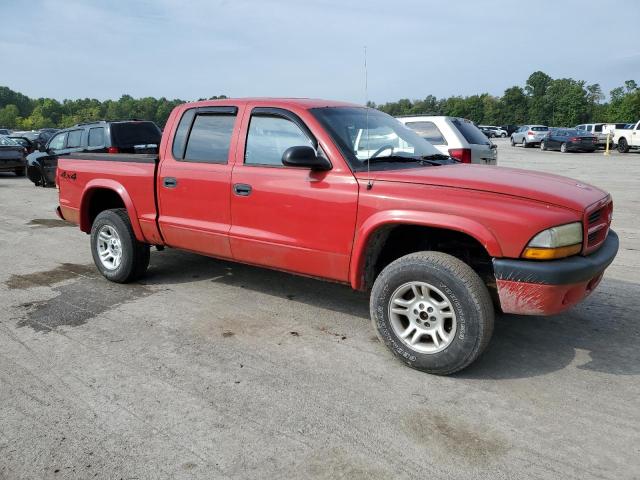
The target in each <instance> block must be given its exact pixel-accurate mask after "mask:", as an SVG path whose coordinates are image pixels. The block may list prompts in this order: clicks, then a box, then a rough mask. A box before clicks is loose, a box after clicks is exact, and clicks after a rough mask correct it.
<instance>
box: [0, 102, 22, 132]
mask: <svg viewBox="0 0 640 480" xmlns="http://www.w3.org/2000/svg"><path fill="white" fill-rule="evenodd" d="M21 120H22V119H21V118H20V110H18V107H17V106H15V105H13V104H9V105H6V106H5V107H3V108H0V127H3V128H16V127H17V126H18V125H19V124H20V122H21Z"/></svg>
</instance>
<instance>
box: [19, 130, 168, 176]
mask: <svg viewBox="0 0 640 480" xmlns="http://www.w3.org/2000/svg"><path fill="white" fill-rule="evenodd" d="M161 135H162V132H161V131H160V129H159V128H158V126H157V125H156V124H155V123H153V122H149V121H144V120H118V121H108V120H101V121H99V122H91V123H79V124H77V125H74V126H73V127H70V128H65V129H64V130H60V131H59V132H57V133H56V134H55V135H53V136H52V137H51V138H50V139H49V141H48V142H47V144H46V145H45V146H43V147H41V148H40V150H39V151H37V152H33V153H32V154H30V155H29V156H28V157H27V175H28V176H29V179H30V180H31V181H32V182H33V183H35V184H36V185H42V186H44V187H46V186H48V185H51V186H53V185H55V178H56V168H57V166H58V157H59V156H60V155H65V154H67V153H72V152H94V153H157V152H158V146H159V145H160V137H161Z"/></svg>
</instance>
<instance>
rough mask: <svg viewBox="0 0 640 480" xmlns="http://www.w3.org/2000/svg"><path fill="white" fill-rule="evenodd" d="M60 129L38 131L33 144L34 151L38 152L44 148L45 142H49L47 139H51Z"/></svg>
mask: <svg viewBox="0 0 640 480" xmlns="http://www.w3.org/2000/svg"><path fill="white" fill-rule="evenodd" d="M59 131H60V129H59V128H43V129H41V130H39V131H38V136H37V137H36V139H35V141H34V144H35V149H36V150H40V149H42V148H43V147H45V146H46V145H47V142H48V141H49V139H50V138H51V137H53V134H54V133H56V132H59Z"/></svg>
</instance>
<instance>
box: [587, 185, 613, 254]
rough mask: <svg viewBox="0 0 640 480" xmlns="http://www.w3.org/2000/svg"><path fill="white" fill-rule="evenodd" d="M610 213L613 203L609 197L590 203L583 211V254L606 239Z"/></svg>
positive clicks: (592, 249) (595, 247) (589, 251)
mask: <svg viewBox="0 0 640 480" xmlns="http://www.w3.org/2000/svg"><path fill="white" fill-rule="evenodd" d="M612 213H613V203H612V202H611V198H610V197H607V198H606V199H604V200H602V201H600V202H598V203H596V204H594V205H592V206H591V207H590V208H588V209H587V211H586V212H585V218H584V224H585V228H584V231H585V247H584V249H583V253H584V254H585V255H588V254H589V253H591V252H593V251H595V250H597V249H598V248H600V246H601V245H602V244H603V243H604V241H605V240H606V238H607V235H608V234H609V227H610V226H611V214H612Z"/></svg>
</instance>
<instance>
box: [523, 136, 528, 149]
mask: <svg viewBox="0 0 640 480" xmlns="http://www.w3.org/2000/svg"><path fill="white" fill-rule="evenodd" d="M527 147H529V144H528V143H527V138H526V137H522V148H527Z"/></svg>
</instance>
